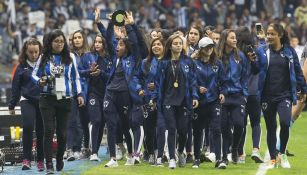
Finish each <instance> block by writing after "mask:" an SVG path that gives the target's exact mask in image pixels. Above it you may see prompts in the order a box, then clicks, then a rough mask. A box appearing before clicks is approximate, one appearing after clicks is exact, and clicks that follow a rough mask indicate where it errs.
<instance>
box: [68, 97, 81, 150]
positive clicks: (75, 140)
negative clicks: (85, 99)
mask: <svg viewBox="0 0 307 175" xmlns="http://www.w3.org/2000/svg"><path fill="white" fill-rule="evenodd" d="M79 108H80V107H78V100H77V98H76V97H74V98H72V102H71V113H70V116H69V119H68V122H67V149H71V150H72V151H74V152H76V151H81V145H82V138H83V132H82V126H81V122H80V112H79ZM82 108H84V106H83V107H82Z"/></svg>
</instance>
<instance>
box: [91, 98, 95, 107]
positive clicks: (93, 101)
mask: <svg viewBox="0 0 307 175" xmlns="http://www.w3.org/2000/svg"><path fill="white" fill-rule="evenodd" d="M95 103H96V101H95V99H93V98H92V99H90V104H91V105H92V106H94V105H95Z"/></svg>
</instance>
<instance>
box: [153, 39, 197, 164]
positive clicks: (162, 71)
mask: <svg viewBox="0 0 307 175" xmlns="http://www.w3.org/2000/svg"><path fill="white" fill-rule="evenodd" d="M157 81H158V82H157V86H158V87H157V88H158V105H159V107H161V108H162V112H163V116H164V118H165V123H166V127H167V129H168V148H169V154H170V161H169V168H171V169H174V168H176V161H175V145H176V144H175V140H176V132H177V131H178V134H179V138H178V141H179V148H178V153H179V166H180V167H183V166H185V164H186V156H185V155H184V153H183V150H184V147H185V144H186V140H187V129H188V125H187V124H188V120H189V117H191V116H192V113H193V108H195V107H197V106H198V94H197V84H196V77H195V75H194V63H193V61H192V59H191V58H190V57H188V56H186V55H185V54H184V50H183V40H182V39H181V37H180V36H179V35H176V34H174V35H171V36H170V37H169V38H168V39H167V41H166V45H165V55H164V58H163V60H161V62H160V64H159V65H158V74H157Z"/></svg>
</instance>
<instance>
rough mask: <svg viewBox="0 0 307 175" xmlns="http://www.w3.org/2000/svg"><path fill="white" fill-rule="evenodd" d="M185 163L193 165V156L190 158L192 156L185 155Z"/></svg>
mask: <svg viewBox="0 0 307 175" xmlns="http://www.w3.org/2000/svg"><path fill="white" fill-rule="evenodd" d="M186 163H193V156H192V154H188V155H187V158H186Z"/></svg>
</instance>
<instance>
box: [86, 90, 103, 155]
mask: <svg viewBox="0 0 307 175" xmlns="http://www.w3.org/2000/svg"><path fill="white" fill-rule="evenodd" d="M87 108H88V114H89V117H90V138H91V139H90V140H91V146H92V154H97V153H98V150H99V147H100V143H101V140H102V136H103V129H104V125H105V119H104V115H103V98H102V97H99V96H98V95H97V94H94V93H90V94H89V96H88V103H87Z"/></svg>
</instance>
